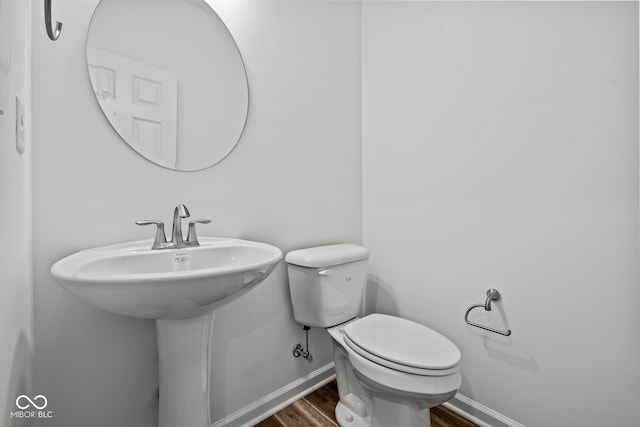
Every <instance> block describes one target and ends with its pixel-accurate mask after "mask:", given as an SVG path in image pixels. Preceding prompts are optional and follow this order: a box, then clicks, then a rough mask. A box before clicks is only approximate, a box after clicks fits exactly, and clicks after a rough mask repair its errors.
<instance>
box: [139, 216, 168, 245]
mask: <svg viewBox="0 0 640 427" xmlns="http://www.w3.org/2000/svg"><path fill="white" fill-rule="evenodd" d="M136 224H137V225H155V226H156V227H157V228H156V237H155V238H154V239H153V246H151V249H160V248H162V247H164V246H166V244H167V236H166V235H165V234H164V223H163V222H162V221H155V220H152V219H148V220H144V221H136Z"/></svg>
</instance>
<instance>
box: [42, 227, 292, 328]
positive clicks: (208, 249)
mask: <svg viewBox="0 0 640 427" xmlns="http://www.w3.org/2000/svg"><path fill="white" fill-rule="evenodd" d="M151 244H152V241H151V240H143V241H137V242H129V243H121V244H116V245H110V246H103V247H99V248H94V249H87V250H83V251H80V252H76V253H75V254H73V255H70V256H68V257H66V258H63V259H61V260H60V261H58V262H56V263H55V264H53V266H52V267H51V274H52V275H53V277H55V278H56V279H57V280H58V282H60V283H61V284H62V285H63V286H64V287H65V288H66V289H68V290H69V291H71V292H72V293H74V294H76V295H77V296H79V297H80V298H82V299H83V300H85V301H86V302H88V303H89V304H92V305H94V306H96V307H99V308H101V309H103V310H106V311H109V312H111V313H116V314H121V315H124V316H131V317H141V318H147V319H161V318H174V319H177V318H186V317H193V316H198V315H201V314H204V313H207V312H210V311H212V310H213V309H215V308H216V307H217V306H219V305H220V304H221V303H223V302H228V301H229V300H230V299H231V298H233V297H237V296H239V295H242V294H243V293H245V292H246V291H247V290H249V289H250V288H251V287H253V286H255V285H257V284H258V283H260V282H261V281H262V280H263V279H264V278H265V277H267V276H268V275H269V274H270V273H271V271H272V270H273V269H274V268H275V266H276V265H277V263H278V261H279V260H280V259H281V258H282V251H280V249H278V248H276V247H275V246H271V245H268V244H265V243H259V242H251V241H248V240H239V239H227V238H213V237H201V238H200V246H197V247H190V248H182V249H162V250H151V249H150V248H151Z"/></svg>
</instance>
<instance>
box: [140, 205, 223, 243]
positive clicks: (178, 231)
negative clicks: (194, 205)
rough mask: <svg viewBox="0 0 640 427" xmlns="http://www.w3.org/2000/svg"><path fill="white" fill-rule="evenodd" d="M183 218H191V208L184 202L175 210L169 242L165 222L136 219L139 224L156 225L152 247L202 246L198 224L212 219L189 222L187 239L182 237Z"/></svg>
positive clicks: (206, 222) (207, 222)
mask: <svg viewBox="0 0 640 427" xmlns="http://www.w3.org/2000/svg"><path fill="white" fill-rule="evenodd" d="M182 218H189V209H187V207H186V206H185V205H183V204H179V205H178V206H176V208H175V209H174V210H173V229H172V230H171V241H169V242H167V237H166V235H165V233H164V223H163V222H161V221H156V220H144V221H136V224H138V225H155V226H156V227H157V228H156V236H155V238H154V239H153V245H152V246H151V249H179V248H186V247H192V246H200V243H199V242H198V236H197V235H196V224H209V223H210V222H211V220H210V219H196V220H194V221H190V222H189V234H187V240H186V241H185V240H184V238H183V237H182Z"/></svg>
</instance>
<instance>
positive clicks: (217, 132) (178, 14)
mask: <svg viewBox="0 0 640 427" xmlns="http://www.w3.org/2000/svg"><path fill="white" fill-rule="evenodd" d="M87 67H88V69H89V77H90V79H91V85H92V87H93V91H94V93H95V96H96V99H97V100H98V103H99V104H100V107H101V108H102V111H103V112H104V114H105V116H106V117H107V119H108V120H109V122H110V123H111V125H112V126H113V128H114V129H115V130H116V132H118V134H120V136H121V137H122V139H124V140H125V141H126V142H127V144H129V145H130V146H131V147H132V148H133V149H134V150H135V151H137V152H138V153H140V154H141V155H142V156H144V157H146V158H147V159H149V160H150V161H152V162H154V163H156V164H158V165H160V166H164V167H166V168H169V169H174V170H181V171H193V170H199V169H204V168H207V167H209V166H212V165H214V164H216V163H218V162H219V161H221V160H222V159H224V158H225V157H226V156H227V155H228V154H229V153H230V152H231V150H233V148H234V147H235V145H236V144H237V142H238V139H239V138H240V135H241V134H242V131H243V129H244V125H245V121H246V118H247V110H248V107H249V88H248V85H247V76H246V72H245V69H244V63H243V62H242V57H241V56H240V52H239V51H238V47H237V46H236V43H235V41H234V39H233V37H232V36H231V33H230V32H229V30H228V29H227V27H226V25H225V24H224V22H222V20H221V19H220V17H219V16H218V15H217V14H216V13H215V12H214V11H213V9H211V7H209V5H208V4H207V3H206V2H205V1H204V0H100V3H99V4H98V6H97V7H96V10H95V12H94V14H93V17H92V19H91V24H90V25H89V33H88V36H87Z"/></svg>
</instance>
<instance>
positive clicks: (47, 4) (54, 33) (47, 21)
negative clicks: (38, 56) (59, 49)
mask: <svg viewBox="0 0 640 427" xmlns="http://www.w3.org/2000/svg"><path fill="white" fill-rule="evenodd" d="M44 25H45V27H47V35H48V36H49V38H50V39H51V40H53V41H56V40H58V37H60V31H62V23H61V22H58V21H56V27H55V28H53V26H52V25H51V0H44Z"/></svg>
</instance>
